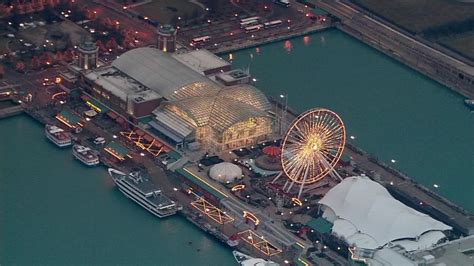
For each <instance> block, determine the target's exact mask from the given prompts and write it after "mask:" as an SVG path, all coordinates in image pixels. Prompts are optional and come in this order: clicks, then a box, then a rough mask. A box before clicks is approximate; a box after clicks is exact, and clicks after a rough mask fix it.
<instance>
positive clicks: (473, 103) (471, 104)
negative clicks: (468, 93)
mask: <svg viewBox="0 0 474 266" xmlns="http://www.w3.org/2000/svg"><path fill="white" fill-rule="evenodd" d="M464 103H465V104H466V105H467V106H469V107H470V108H471V109H474V99H466V100H464Z"/></svg>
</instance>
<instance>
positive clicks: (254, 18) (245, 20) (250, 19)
mask: <svg viewBox="0 0 474 266" xmlns="http://www.w3.org/2000/svg"><path fill="white" fill-rule="evenodd" d="M259 19H260V17H249V18H243V19H241V20H240V23H243V22H247V21H252V20H259Z"/></svg>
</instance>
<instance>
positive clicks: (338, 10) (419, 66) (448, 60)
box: [317, 0, 474, 98]
mask: <svg viewBox="0 0 474 266" xmlns="http://www.w3.org/2000/svg"><path fill="white" fill-rule="evenodd" d="M317 4H318V6H319V7H321V8H323V9H325V10H327V11H328V12H329V13H331V14H333V15H334V16H337V17H338V18H339V19H340V20H341V23H340V24H339V26H338V27H339V28H340V29H341V30H343V31H345V32H346V33H348V34H350V35H352V36H354V37H355V38H357V39H359V40H361V41H363V42H365V43H367V44H369V45H371V46H373V47H374V48H376V49H378V50H380V51H382V52H384V53H385V54H387V55H389V56H391V57H393V58H394V59H396V60H399V61H401V62H402V63H404V64H407V65H408V66H410V67H412V68H414V69H416V70H418V71H420V72H422V73H423V74H425V75H427V76H429V77H430V78H432V79H434V80H436V81H438V82H440V83H442V84H444V85H446V86H447V87H450V88H451V89H453V90H455V91H456V92H458V93H460V94H463V95H465V96H466V97H468V98H474V66H471V65H468V64H466V63H465V62H462V61H461V60H458V59H456V58H454V57H452V56H450V55H448V54H446V53H444V52H441V51H439V50H438V49H436V48H434V47H432V46H431V45H427V42H426V41H420V40H419V39H418V38H415V37H412V36H409V35H407V34H405V33H404V32H402V31H400V30H398V29H396V28H394V27H391V26H388V25H386V23H385V22H383V21H379V20H378V19H374V18H372V17H371V16H369V15H367V14H365V13H364V12H362V11H360V10H358V9H356V8H354V7H352V6H350V5H348V4H346V3H344V2H343V1H340V0H338V1H330V0H318V1H317Z"/></svg>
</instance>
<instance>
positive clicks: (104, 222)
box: [0, 115, 236, 265]
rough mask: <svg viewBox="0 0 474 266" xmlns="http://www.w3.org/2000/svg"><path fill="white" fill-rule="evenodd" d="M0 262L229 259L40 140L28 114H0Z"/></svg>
mask: <svg viewBox="0 0 474 266" xmlns="http://www.w3.org/2000/svg"><path fill="white" fill-rule="evenodd" d="M0 129H1V130H0V265H73V264H74V265H119V264H120V265H235V264H236V263H235V261H234V258H233V257H232V253H231V251H232V250H231V249H229V248H227V247H226V246H224V245H222V244H220V243H219V242H217V241H216V240H214V239H213V238H212V237H210V236H208V235H206V234H205V233H203V232H202V231H200V230H199V229H198V228H197V227H196V226H194V225H193V224H191V223H189V222H188V221H187V220H186V219H184V218H182V217H180V216H175V217H170V218H166V219H158V218H156V217H155V216H153V215H152V214H150V213H148V212H147V211H146V210H144V209H143V208H141V207H139V206H138V205H137V204H136V203H134V202H132V201H131V200H129V199H128V198H126V197H125V196H123V195H122V194H121V193H120V192H119V191H118V189H117V188H116V187H115V186H114V184H113V182H112V179H111V178H110V177H109V175H108V173H107V170H106V168H104V167H98V168H88V167H86V166H83V165H82V163H80V162H79V161H77V160H75V159H73V157H72V154H71V150H70V148H65V149H59V148H56V146H54V145H53V144H52V143H50V142H49V141H47V139H46V137H45V136H44V134H43V127H42V125H40V124H39V123H37V122H36V121H34V120H33V119H31V118H29V117H28V116H26V115H24V116H18V117H13V118H9V119H4V120H0Z"/></svg>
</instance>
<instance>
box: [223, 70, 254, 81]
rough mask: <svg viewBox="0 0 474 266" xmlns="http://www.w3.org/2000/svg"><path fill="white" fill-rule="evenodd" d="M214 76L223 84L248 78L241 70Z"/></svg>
mask: <svg viewBox="0 0 474 266" xmlns="http://www.w3.org/2000/svg"><path fill="white" fill-rule="evenodd" d="M216 76H217V77H219V78H220V79H221V80H223V81H224V82H231V81H234V80H241V79H245V78H249V77H250V75H249V74H248V73H247V72H245V71H243V70H241V69H234V70H231V71H228V72H224V73H219V74H217V75H216Z"/></svg>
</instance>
